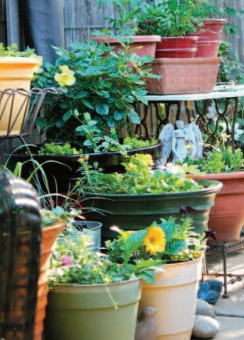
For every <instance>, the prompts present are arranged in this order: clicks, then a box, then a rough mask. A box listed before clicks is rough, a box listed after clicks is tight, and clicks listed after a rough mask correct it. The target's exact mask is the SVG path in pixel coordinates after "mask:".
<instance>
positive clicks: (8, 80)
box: [0, 57, 39, 136]
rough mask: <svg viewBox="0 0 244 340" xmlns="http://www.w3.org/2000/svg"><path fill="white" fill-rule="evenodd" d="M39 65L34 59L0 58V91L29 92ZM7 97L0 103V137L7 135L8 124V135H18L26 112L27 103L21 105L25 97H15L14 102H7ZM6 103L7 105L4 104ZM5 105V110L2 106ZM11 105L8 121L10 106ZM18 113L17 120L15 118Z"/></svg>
mask: <svg viewBox="0 0 244 340" xmlns="http://www.w3.org/2000/svg"><path fill="white" fill-rule="evenodd" d="M38 65H39V61H38V60H37V59H35V58H30V57H29V58H28V57H16V58H15V57H0V90H6V89H11V88H22V89H26V90H29V89H30V83H31V80H32V78H33V74H34V69H35V67H36V66H38ZM8 98H9V96H8V95H4V96H3V98H2V99H1V102H0V136H5V135H7V131H8V128H9V122H10V130H11V132H10V133H9V134H10V135H18V134H19V133H20V131H21V128H22V124H23V120H24V118H25V114H26V112H27V109H28V107H27V102H26V103H25V104H24V105H23V103H24V100H25V96H22V95H20V94H17V95H15V99H14V102H13V103H12V102H11V100H10V101H9V102H7V99H8ZM6 102H7V104H6ZM5 105H6V107H5V109H4V106H5ZM12 105H13V110H12V113H13V114H12V116H11V119H10V112H11V106H12ZM19 112H20V114H19V116H18V118H17V119H16V116H17V115H18V113H19Z"/></svg>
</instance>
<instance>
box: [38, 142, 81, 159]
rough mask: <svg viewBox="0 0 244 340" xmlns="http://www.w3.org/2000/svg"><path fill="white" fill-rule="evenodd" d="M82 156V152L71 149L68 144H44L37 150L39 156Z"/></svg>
mask: <svg viewBox="0 0 244 340" xmlns="http://www.w3.org/2000/svg"><path fill="white" fill-rule="evenodd" d="M79 154H80V155H82V154H83V151H82V149H80V150H79V151H78V150H77V149H76V148H72V147H71V145H70V144H69V143H65V144H64V145H59V144H56V143H45V144H44V145H43V146H42V147H41V148H40V150H38V155H39V156H43V155H45V156H54V155H59V156H60V155H79Z"/></svg>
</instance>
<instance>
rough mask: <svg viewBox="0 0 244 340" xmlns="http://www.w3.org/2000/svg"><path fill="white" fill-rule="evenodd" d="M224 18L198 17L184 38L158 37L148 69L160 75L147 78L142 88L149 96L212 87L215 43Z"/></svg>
mask: <svg viewBox="0 0 244 340" xmlns="http://www.w3.org/2000/svg"><path fill="white" fill-rule="evenodd" d="M226 22H227V21H226V20H225V19H202V23H203V25H202V26H201V27H197V29H196V32H195V33H188V34H186V36H184V37H162V38H161V41H160V42H158V43H157V46H156V59H155V60H154V61H153V62H152V71H153V73H154V74H158V75H160V76H161V78H160V79H159V80H158V79H149V80H148V81H147V84H146V89H147V91H148V92H149V93H150V94H153V95H169V94H185V93H187V94H195V93H210V92H212V91H213V89H214V87H215V86H216V81H217V76H218V70H219V64H220V61H221V58H218V52H219V46H220V44H221V36H222V32H223V28H224V25H225V24H226Z"/></svg>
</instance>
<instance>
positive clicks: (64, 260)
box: [62, 255, 73, 267]
mask: <svg viewBox="0 0 244 340" xmlns="http://www.w3.org/2000/svg"><path fill="white" fill-rule="evenodd" d="M72 264H73V260H72V258H71V257H69V256H67V255H63V256H62V267H65V266H72Z"/></svg>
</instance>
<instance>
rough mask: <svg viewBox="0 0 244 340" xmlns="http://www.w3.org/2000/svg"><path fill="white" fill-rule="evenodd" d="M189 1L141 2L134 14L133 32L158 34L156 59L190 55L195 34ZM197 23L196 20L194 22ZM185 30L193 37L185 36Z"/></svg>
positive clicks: (192, 3) (195, 49)
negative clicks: (134, 29)
mask: <svg viewBox="0 0 244 340" xmlns="http://www.w3.org/2000/svg"><path fill="white" fill-rule="evenodd" d="M193 6H194V2H193V1H185V0H184V1H181V3H179V1H178V0H167V1H164V2H159V3H157V4H146V3H145V4H144V6H143V7H142V10H141V11H140V12H139V14H138V15H137V34H146V35H148V34H158V35H160V36H161V42H159V43H157V47H156V58H194V57H195V54H196V51H197V41H198V37H195V36H194V32H195V31H196V27H195V25H194V20H195V18H194V16H193V14H192V7H193ZM198 24H199V25H200V22H198ZM187 32H193V33H191V34H192V35H193V36H191V37H189V36H186V33H187Z"/></svg>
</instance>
